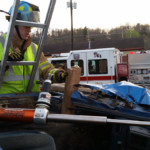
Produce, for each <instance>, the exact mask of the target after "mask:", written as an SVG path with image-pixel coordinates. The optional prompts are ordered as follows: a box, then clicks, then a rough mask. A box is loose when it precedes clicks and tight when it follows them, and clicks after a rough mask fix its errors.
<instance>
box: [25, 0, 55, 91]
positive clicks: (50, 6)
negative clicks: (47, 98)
mask: <svg viewBox="0 0 150 150" xmlns="http://www.w3.org/2000/svg"><path fill="white" fill-rule="evenodd" d="M55 3H56V0H51V1H50V5H49V8H48V11H47V15H46V19H45V23H44V24H45V27H44V29H43V31H42V35H41V37H40V41H39V44H38V50H37V54H36V58H35V61H36V64H35V65H34V66H33V69H32V73H31V75H30V79H29V84H28V87H27V92H30V91H31V88H32V84H33V79H34V77H35V74H36V71H37V68H38V63H39V60H40V56H41V53H42V50H41V47H42V46H43V43H44V41H45V40H46V36H47V31H48V27H49V24H50V21H51V18H52V14H53V10H54V6H55Z"/></svg>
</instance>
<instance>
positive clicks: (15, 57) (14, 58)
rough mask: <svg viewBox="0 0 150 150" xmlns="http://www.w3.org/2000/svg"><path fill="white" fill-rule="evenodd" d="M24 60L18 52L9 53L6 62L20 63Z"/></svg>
mask: <svg viewBox="0 0 150 150" xmlns="http://www.w3.org/2000/svg"><path fill="white" fill-rule="evenodd" d="M23 59H24V56H23V55H22V54H21V53H20V52H9V53H8V61H21V60H23Z"/></svg>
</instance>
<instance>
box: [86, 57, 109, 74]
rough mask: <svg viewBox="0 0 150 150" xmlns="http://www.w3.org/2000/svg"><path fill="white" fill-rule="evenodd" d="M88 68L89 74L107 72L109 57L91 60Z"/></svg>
mask: <svg viewBox="0 0 150 150" xmlns="http://www.w3.org/2000/svg"><path fill="white" fill-rule="evenodd" d="M88 68H89V74H107V73H108V66H107V59H98V60H89V61H88Z"/></svg>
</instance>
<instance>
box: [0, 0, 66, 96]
mask: <svg viewBox="0 0 150 150" xmlns="http://www.w3.org/2000/svg"><path fill="white" fill-rule="evenodd" d="M11 12H12V7H11V8H10V10H9V15H10V16H11ZM10 16H6V18H7V19H8V20H9V19H10ZM17 20H24V21H32V22H38V21H39V8H38V7H37V6H35V5H33V4H30V3H27V2H25V1H20V4H19V8H18V14H17ZM30 32H31V27H27V26H15V29H14V31H13V37H12V40H11V47H10V50H9V54H8V61H34V58H35V55H36V51H37V48H38V46H37V45H36V44H35V43H33V42H32V41H31V38H30ZM5 39H6V35H5V36H3V37H0V61H1V60H2V56H3V47H4V42H5ZM31 71H32V65H12V66H6V69H5V74H4V78H3V82H2V86H1V88H0V94H8V93H25V92H26V89H27V85H28V82H29V76H30V74H31ZM48 73H50V74H53V79H52V82H53V83H54V82H64V81H65V73H64V72H63V71H62V70H58V69H55V68H54V66H53V65H52V64H50V63H49V62H48V61H47V58H46V57H45V56H44V54H43V53H42V54H41V57H40V62H39V68H38V71H37V73H36V76H35V79H34V82H33V86H32V90H31V92H39V91H40V82H39V81H40V78H43V79H45V78H46V77H47V75H48Z"/></svg>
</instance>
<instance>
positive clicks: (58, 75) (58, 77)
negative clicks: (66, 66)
mask: <svg viewBox="0 0 150 150" xmlns="http://www.w3.org/2000/svg"><path fill="white" fill-rule="evenodd" d="M67 75H68V73H67V72H64V71H63V70H59V69H58V70H56V71H54V73H53V77H52V82H53V83H63V82H65V80H66V77H67Z"/></svg>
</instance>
